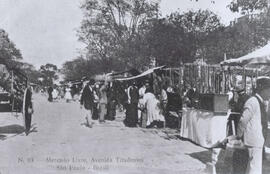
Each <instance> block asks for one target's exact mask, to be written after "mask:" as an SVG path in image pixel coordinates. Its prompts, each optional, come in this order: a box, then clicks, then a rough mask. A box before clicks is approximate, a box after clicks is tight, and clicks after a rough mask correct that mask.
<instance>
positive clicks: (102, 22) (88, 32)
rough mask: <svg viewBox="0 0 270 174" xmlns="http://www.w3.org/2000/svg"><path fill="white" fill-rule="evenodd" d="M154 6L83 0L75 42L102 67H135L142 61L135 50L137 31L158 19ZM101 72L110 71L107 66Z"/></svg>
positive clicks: (139, 0) (131, 0) (127, 0)
mask: <svg viewBox="0 0 270 174" xmlns="http://www.w3.org/2000/svg"><path fill="white" fill-rule="evenodd" d="M158 4H159V2H149V1H148V0H99V1H98V0H84V2H83V4H82V6H81V8H82V10H83V12H84V19H83V21H82V24H81V27H80V29H79V32H78V35H79V40H80V41H82V42H84V43H85V44H86V46H87V50H88V55H90V57H92V58H95V59H99V60H101V61H103V63H104V64H107V63H112V62H114V61H117V62H123V65H125V66H124V67H133V66H137V67H139V63H138V62H137V60H139V59H142V58H145V57H144V56H142V55H141V53H140V51H141V50H140V49H138V48H140V47H138V46H139V45H140V44H138V42H140V39H139V37H138V35H140V33H139V32H140V30H139V28H140V26H141V25H142V24H144V23H145V22H146V21H147V20H148V19H152V18H157V17H158V15H159V13H158V7H159V6H158ZM111 60H113V61H111ZM124 67H123V68H124ZM105 68H106V69H104V71H108V70H109V71H110V70H112V69H113V67H112V66H110V64H109V65H108V66H107V67H105Z"/></svg>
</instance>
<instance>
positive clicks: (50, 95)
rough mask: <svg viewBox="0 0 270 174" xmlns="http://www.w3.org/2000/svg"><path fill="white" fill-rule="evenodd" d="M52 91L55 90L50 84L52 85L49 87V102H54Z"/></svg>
mask: <svg viewBox="0 0 270 174" xmlns="http://www.w3.org/2000/svg"><path fill="white" fill-rule="evenodd" d="M52 92H53V87H51V86H50V87H49V88H48V101H49V102H52V100H53V97H52Z"/></svg>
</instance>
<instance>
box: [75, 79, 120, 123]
mask: <svg viewBox="0 0 270 174" xmlns="http://www.w3.org/2000/svg"><path fill="white" fill-rule="evenodd" d="M114 91H115V88H114V87H113V84H112V83H111V82H107V81H99V82H95V80H93V79H91V80H85V81H84V83H83V88H82V92H81V97H80V105H81V108H82V109H84V111H85V115H86V117H85V118H86V126H88V127H92V125H93V122H92V120H99V122H100V123H104V122H105V120H114V119H115V115H116V100H115V97H116V96H115V93H114Z"/></svg>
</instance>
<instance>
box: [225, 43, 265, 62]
mask: <svg viewBox="0 0 270 174" xmlns="http://www.w3.org/2000/svg"><path fill="white" fill-rule="evenodd" d="M252 64H253V65H270V43H268V44H267V45H265V46H264V47H262V48H259V49H257V50H255V51H253V52H251V53H249V54H247V55H245V56H242V57H239V58H237V59H229V60H225V61H223V62H221V65H232V66H237V65H239V66H244V65H252Z"/></svg>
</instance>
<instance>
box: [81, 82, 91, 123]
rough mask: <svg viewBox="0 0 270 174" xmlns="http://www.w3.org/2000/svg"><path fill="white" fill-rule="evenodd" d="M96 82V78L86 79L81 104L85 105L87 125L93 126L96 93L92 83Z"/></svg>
mask: <svg viewBox="0 0 270 174" xmlns="http://www.w3.org/2000/svg"><path fill="white" fill-rule="evenodd" d="M94 83H95V81H94V80H90V81H86V82H85V86H84V88H83V91H82V95H81V99H80V104H81V108H83V107H84V109H85V113H86V117H85V119H86V126H88V127H92V114H93V107H94V94H93V89H92V87H91V85H93V84H94ZM89 122H90V123H89Z"/></svg>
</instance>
